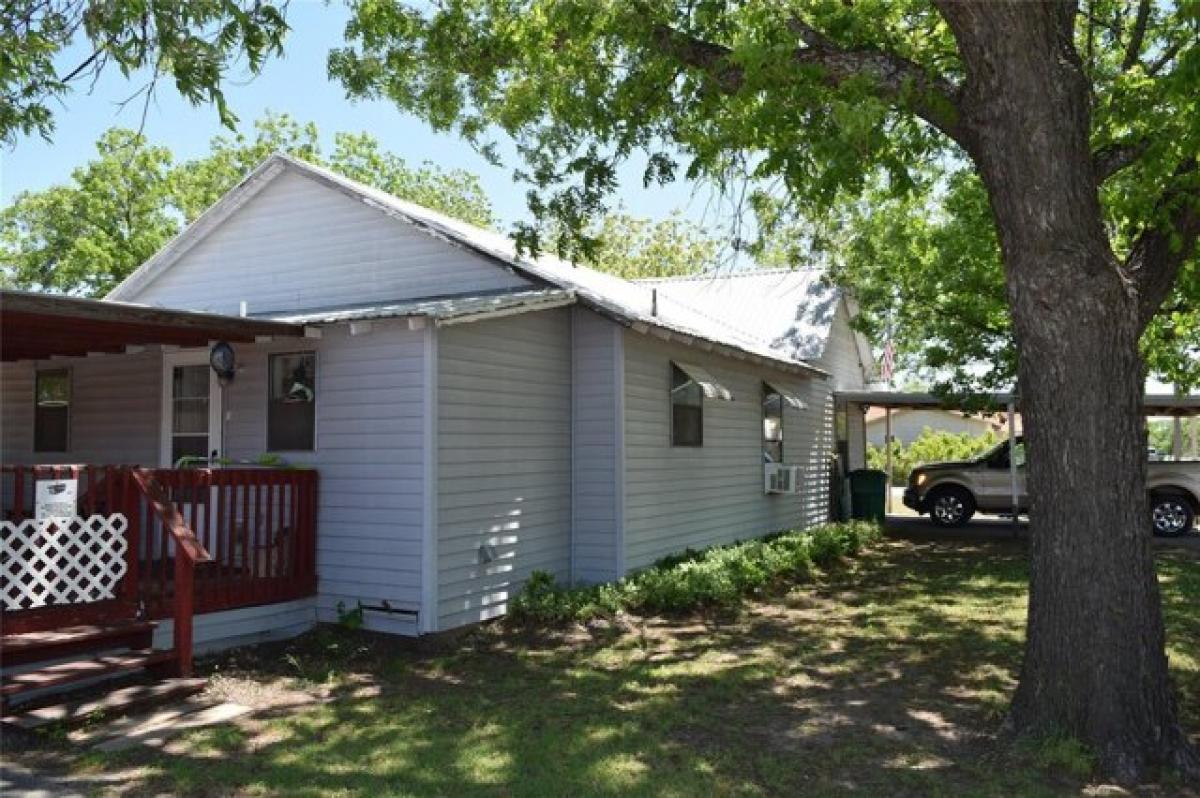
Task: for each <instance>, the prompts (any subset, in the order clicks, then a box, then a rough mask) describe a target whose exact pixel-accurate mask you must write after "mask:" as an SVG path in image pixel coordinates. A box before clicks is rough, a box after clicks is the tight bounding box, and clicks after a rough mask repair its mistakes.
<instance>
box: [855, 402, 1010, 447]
mask: <svg viewBox="0 0 1200 798" xmlns="http://www.w3.org/2000/svg"><path fill="white" fill-rule="evenodd" d="M1016 426H1017V432H1018V433H1020V431H1021V415H1020V413H1018V414H1017V416H1016ZM926 429H931V430H933V431H934V432H952V433H954V434H956V435H961V434H964V433H965V434H967V435H984V434H986V433H988V432H993V433H995V434H997V435H999V436H1000V437H1006V436H1007V435H1008V417H1007V416H1006V415H1005V414H1004V413H1003V412H1000V413H991V414H984V413H975V414H971V413H963V412H960V411H958V410H942V409H939V408H929V407H912V408H910V407H898V408H895V409H893V410H892V440H895V441H898V442H899V443H900V444H901V445H903V446H907V445H908V444H910V443H912V442H913V441H914V440H916V439H917V438H919V437H920V436H921V433H922V432H924V431H925V430H926ZM866 430H867V443H869V444H871V445H872V446H875V447H876V448H882V446H883V439H884V436H885V434H886V430H887V418H886V411H885V409H884V408H882V407H872V408H870V409H868V410H867V414H866Z"/></svg>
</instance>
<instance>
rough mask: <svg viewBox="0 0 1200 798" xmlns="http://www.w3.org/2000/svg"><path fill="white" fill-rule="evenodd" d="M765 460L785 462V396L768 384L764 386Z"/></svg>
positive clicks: (767, 461)
mask: <svg viewBox="0 0 1200 798" xmlns="http://www.w3.org/2000/svg"><path fill="white" fill-rule="evenodd" d="M762 419H763V462H764V463H782V462H783V396H782V395H781V394H780V393H779V391H777V390H775V389H774V388H772V387H771V386H770V385H767V384H766V383H765V382H764V383H763V387H762Z"/></svg>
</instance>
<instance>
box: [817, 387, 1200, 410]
mask: <svg viewBox="0 0 1200 798" xmlns="http://www.w3.org/2000/svg"><path fill="white" fill-rule="evenodd" d="M837 396H838V398H840V399H844V400H845V401H847V402H853V403H856V404H862V405H871V406H874V407H891V408H897V407H940V408H943V409H947V410H957V409H960V408H961V407H963V405H964V403H963V402H960V401H957V400H955V399H954V398H953V397H940V396H935V395H934V394H931V393H917V392H910V391H838V392H837ZM976 398H977V399H983V400H984V401H985V403H986V404H988V405H991V406H993V407H997V408H1000V407H1007V406H1008V403H1009V402H1015V403H1016V405H1017V407H1018V408H1019V407H1020V406H1021V397H1020V396H1019V395H1017V394H1012V393H990V394H984V395H982V396H979V397H976ZM1142 406H1143V407H1144V408H1145V413H1146V415H1148V416H1196V415H1200V394H1190V395H1187V396H1177V395H1175V394H1169V393H1148V394H1146V395H1145V397H1144V398H1143V400H1142Z"/></svg>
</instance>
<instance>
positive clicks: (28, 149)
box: [0, 0, 711, 228]
mask: <svg viewBox="0 0 1200 798" xmlns="http://www.w3.org/2000/svg"><path fill="white" fill-rule="evenodd" d="M348 19H349V11H348V9H346V8H345V7H344V6H343V5H341V4H331V5H326V4H325V3H324V2H321V1H320V0H292V3H291V4H290V5H289V8H288V23H289V25H290V26H291V28H292V30H291V33H290V34H289V36H288V39H287V40H286V41H285V43H284V55H283V57H281V58H277V59H274V60H272V61H270V62H269V63H267V65H266V66H265V68H264V69H263V71H262V72H261V73H260V74H259V75H258V76H257V77H255V78H253V79H247V78H246V76H244V75H237V76H235V77H234V80H233V81H232V82H230V83H227V84H226V85H225V94H226V98H227V100H228V101H229V104H230V107H231V109H232V110H233V112H234V113H235V114H237V116H238V117H239V119H240V122H241V124H242V125H243V126H244V127H245V128H246V129H247V130H249V129H251V126H252V124H253V122H254V120H255V119H258V118H259V117H261V116H262V115H263V114H264V113H265V112H266V111H268V110H270V111H274V112H276V113H288V114H290V115H292V116H293V117H295V118H296V119H298V120H300V121H302V122H308V121H312V122H315V123H316V124H317V128H318V129H319V130H320V131H321V138H322V142H321V143H322V147H323V148H324V149H326V151H328V150H329V149H331V147H332V143H333V135H334V133H336V132H338V131H353V132H358V131H367V132H369V133H371V134H372V135H374V136H376V137H377V138H378V139H379V140H380V142H381V143H382V144H383V146H384V147H385V148H386V149H389V150H391V151H393V152H395V153H397V154H398V155H400V156H401V157H403V158H405V159H406V160H408V161H409V162H410V163H412V164H418V163H420V162H422V161H431V162H433V163H435V164H438V165H441V166H446V167H458V168H463V169H466V170H468V171H470V172H473V173H475V174H477V175H478V176H479V177H480V179H481V181H482V183H483V187H484V190H485V191H486V192H487V194H488V197H489V198H490V199H491V201H492V203H493V206H494V209H495V211H496V213H497V215H498V216H499V217H500V219H501V220H502V222H503V225H502V227H503V228H508V227H509V225H510V224H511V222H513V221H514V220H516V219H520V218H526V217H527V212H526V208H525V191H526V188H525V187H524V186H522V185H519V184H516V183H514V181H513V179H512V167H513V166H516V165H518V164H516V163H515V162H512V161H509V162H507V163H506V164H505V167H504V168H497V167H494V166H491V165H490V164H488V163H487V162H486V161H485V160H483V159H482V158H481V157H479V156H478V155H476V154H475V152H474V151H473V150H472V149H471V148H470V147H469V146H467V145H466V144H465V143H464V142H463V141H462V140H461V139H459V138H458V137H457V136H454V135H453V134H437V133H434V132H433V131H432V130H430V128H429V127H428V126H427V125H426V124H425V123H424V122H422V121H421V120H419V119H417V118H416V117H413V116H410V115H407V114H404V113H402V112H400V111H399V110H397V109H396V107H395V106H394V105H392V104H390V103H388V102H385V101H372V102H353V103H352V102H350V101H349V100H347V99H346V98H345V94H344V91H343V90H342V88H341V85H340V84H338V83H335V82H332V81H330V80H329V78H328V77H327V74H326V68H325V61H326V56H327V55H328V53H329V51H330V50H331V49H332V48H334V47H338V46H341V45H342V43H343V31H344V29H345V25H346V21H347V20H348ZM80 58H81V54H80V50H79V49H78V48H77V49H75V50H74V51H73V52H68V53H66V54H65V56H64V59H63V64H64V66H65V65H68V64H74V63H76V62H78V61H79V60H80ZM141 85H142V82H141V81H137V80H126V79H125V78H123V77H122V76H121V75H120V74H119V73H118V72H117V71H116V70H111V71H110V72H108V73H106V74H105V75H104V76H103V77H102V79H101V80H100V81H99V83H98V84H97V85H96V86H95V88H94V89H93V90H92V91H91V92H90V93H87V92H86V91H77V92H74V93H72V94H69V95H67V97H66V98H65V100H64V105H63V106H59V107H57V108H56V109H55V130H54V133H53V137H52V140H51V141H49V142H48V141H45V140H43V139H41V138H40V137H33V138H24V139H21V140H20V141H18V142H17V144H16V146H15V147H14V148H13V149H12V150H0V206H4V205H7V204H9V203H10V202H11V201H12V198H13V197H14V196H15V195H16V194H18V193H20V192H22V191H27V190H37V189H43V188H46V187H47V186H50V185H53V184H55V183H63V182H66V181H67V180H68V179H69V177H70V173H71V170H72V169H73V168H74V167H76V166H78V165H80V164H82V163H83V162H85V161H87V160H88V159H89V158H90V157H91V156H92V155H93V154H94V152H95V149H94V144H95V141H96V139H97V138H99V137H100V134H101V133H103V132H104V131H105V130H107V129H108V128H110V127H114V126H120V127H128V128H137V127H138V125H139V124H140V123H141V114H142V108H143V103H142V101H141V100H140V98H139V99H138V100H135V101H134V102H131V103H130V104H129V105H127V106H126V107H125V108H123V109H122V108H120V107H119V103H120V102H121V101H122V100H125V99H126V98H128V97H129V96H130V95H131V94H132V93H133V92H135V91H136V90H137V89H138V88H139V87H140V86H141ZM84 88H86V86H85V87H84ZM227 133H228V130H226V128H224V127H222V125H221V124H220V122H219V121H218V119H217V114H216V110H215V109H214V108H212V107H210V106H200V107H193V106H192V105H190V104H188V103H187V102H186V101H185V100H183V99H182V98H181V97H180V96H179V95H178V94H177V93H176V92H175V89H174V87H173V86H172V85H170V81H164V82H163V83H162V85H160V87H159V89H158V91H157V93H156V101H155V103H154V104H152V105H151V106H150V108H149V110H148V113H147V117H146V124H145V134H146V136H147V138H148V139H149V141H150V142H151V143H154V144H162V145H166V146H168V147H169V148H170V149H171V150H172V152H174V153H175V156H176V160H177V161H178V160H186V159H188V158H192V157H196V156H199V155H202V154H204V153H205V152H207V150H208V145H209V141H210V139H212V138H213V137H214V136H217V135H221V134H227ZM693 193H694V191H693V188H692V187H690V186H688V185H685V184H676V185H673V186H668V187H664V188H655V189H652V190H643V188H642V185H641V179H640V174H639V172H638V169H637V168H636V166H631V167H629V168H627V169H626V170H624V172H623V174H622V180H621V191H620V192H619V193H618V198H619V201H620V202H621V203H623V204H624V205H625V207H626V208H627V209H628V210H629V211H630V212H631V213H634V214H637V215H639V216H648V217H654V218H659V217H665V216H667V215H669V214H670V213H671V211H673V210H675V209H679V210H681V211H683V212H684V213H685V214H687V215H688V216H689V217H691V218H693V219H695V220H697V221H703V220H704V218H705V211H706V207H707V199H708V192H707V191H701V192H699V193H697V194H696V195H695V196H693ZM709 218H711V216H710V217H709Z"/></svg>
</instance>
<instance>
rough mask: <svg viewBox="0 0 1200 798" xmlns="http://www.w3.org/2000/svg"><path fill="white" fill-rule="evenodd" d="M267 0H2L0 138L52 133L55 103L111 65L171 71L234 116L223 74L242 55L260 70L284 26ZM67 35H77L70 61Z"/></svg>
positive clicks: (178, 84) (184, 88)
mask: <svg viewBox="0 0 1200 798" xmlns="http://www.w3.org/2000/svg"><path fill="white" fill-rule="evenodd" d="M283 5H285V3H272V2H267V1H266V0H187V2H178V0H6V2H4V3H0V142H2V143H4V144H6V145H11V144H12V143H13V142H14V140H15V139H16V137H17V136H19V135H34V134H36V135H41V136H47V137H48V136H49V135H50V133H51V132H52V131H53V129H54V114H53V112H52V111H51V106H52V105H53V104H54V103H55V102H57V101H60V100H62V99H63V98H64V97H65V96H66V95H67V94H68V93H69V92H70V91H71V90H72V88H73V87H74V86H75V85H77V84H79V83H88V82H92V83H94V81H95V80H96V78H98V77H99V76H100V74H101V73H102V72H103V71H104V70H106V69H110V68H115V69H117V70H118V71H119V72H120V73H121V74H122V75H124V76H125V77H131V76H133V75H134V74H135V73H136V74H140V73H143V72H145V73H146V74H147V78H146V83H145V84H144V85H143V86H142V88H141V89H140V90H139V91H140V92H144V93H146V94H147V95H149V94H150V93H152V92H153V90H154V87H155V84H156V83H157V81H158V79H159V78H160V77H164V76H165V77H169V78H170V79H171V80H172V81H173V82H174V85H175V88H176V90H178V92H179V94H180V95H181V96H182V97H183V98H184V99H186V100H187V101H189V102H190V103H192V104H193V105H200V104H201V103H207V104H212V105H215V106H216V108H217V112H218V113H219V114H220V117H221V122H222V123H223V124H225V125H227V126H229V127H232V126H233V124H234V123H235V121H236V117H235V116H234V114H233V112H232V111H231V110H230V109H229V107H228V105H227V104H226V102H225V95H224V92H223V91H222V89H221V84H222V82H223V81H225V80H226V78H227V76H228V75H229V73H230V72H231V70H233V69H234V68H235V67H237V66H238V64H239V62H243V61H244V67H245V70H246V71H247V72H248V73H249V74H251V75H254V74H257V73H258V72H259V71H260V70H261V69H262V66H263V64H264V63H265V62H266V60H267V59H268V58H270V57H271V56H273V55H277V54H278V53H279V52H280V51H281V49H282V46H283V39H284V36H285V35H286V33H287V30H288V27H287V22H286V21H285V19H284V15H283V11H282V6H283ZM73 44H82V45H83V47H82V48H81V52H80V54H79V55H78V57H77V60H76V61H73V62H71V61H68V62H67V63H66V64H65V65H64V64H63V63H62V62H63V61H66V60H67V59H69V58H71V57H72V55H74V52H75V51H74V50H73V49H70V48H72V45H73Z"/></svg>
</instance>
